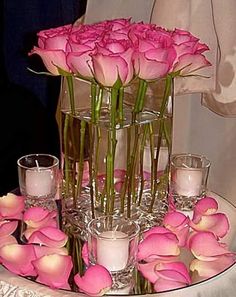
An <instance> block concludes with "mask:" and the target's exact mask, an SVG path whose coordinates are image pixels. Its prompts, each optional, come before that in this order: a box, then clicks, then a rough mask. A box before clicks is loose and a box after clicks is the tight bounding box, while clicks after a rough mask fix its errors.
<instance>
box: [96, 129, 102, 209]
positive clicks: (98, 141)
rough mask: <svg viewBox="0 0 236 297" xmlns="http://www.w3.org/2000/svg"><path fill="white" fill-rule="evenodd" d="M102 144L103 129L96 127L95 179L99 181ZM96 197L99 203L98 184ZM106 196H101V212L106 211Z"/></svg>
mask: <svg viewBox="0 0 236 297" xmlns="http://www.w3.org/2000/svg"><path fill="white" fill-rule="evenodd" d="M100 143H101V129H100V127H98V126H96V151H95V167H94V176H95V179H96V180H97V178H98V161H99V154H100ZM94 187H95V197H96V201H97V202H99V193H98V183H97V182H95V185H94ZM103 197H104V195H102V194H101V197H100V205H101V210H102V211H103V209H104V205H103V204H104V198H103Z"/></svg>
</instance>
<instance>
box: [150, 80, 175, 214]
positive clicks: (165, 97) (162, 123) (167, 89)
mask: <svg viewBox="0 0 236 297" xmlns="http://www.w3.org/2000/svg"><path fill="white" fill-rule="evenodd" d="M171 82H172V77H171V76H170V75H167V77H166V79H165V90H164V95H163V100H162V103H161V109H160V113H159V118H160V126H159V133H158V139H157V148H156V156H155V158H154V168H153V170H154V186H153V192H152V200H151V204H150V206H149V210H148V211H149V212H152V209H153V205H154V203H155V199H156V192H157V187H158V182H157V168H158V167H157V166H158V158H159V153H160V147H161V141H162V136H163V132H164V126H165V119H164V116H165V115H164V113H165V110H166V107H167V103H168V98H169V95H170V91H171Z"/></svg>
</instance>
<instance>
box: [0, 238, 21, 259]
mask: <svg viewBox="0 0 236 297" xmlns="http://www.w3.org/2000/svg"><path fill="white" fill-rule="evenodd" d="M15 243H17V240H16V238H15V237H14V236H12V235H5V236H0V248H1V247H3V246H4V245H10V244H15ZM0 256H1V255H0Z"/></svg>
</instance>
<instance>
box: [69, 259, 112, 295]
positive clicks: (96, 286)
mask: <svg viewBox="0 0 236 297" xmlns="http://www.w3.org/2000/svg"><path fill="white" fill-rule="evenodd" d="M74 280H75V283H76V285H77V286H78V287H79V289H80V291H81V292H84V293H85V294H87V295H90V296H102V295H103V294H105V293H106V292H107V291H109V290H110V289H111V286H112V278H111V275H110V273H109V272H108V270H106V268H105V267H103V266H101V265H94V266H90V267H89V268H88V269H87V270H86V272H85V274H84V276H82V277H81V276H80V275H79V274H76V275H75V277H74Z"/></svg>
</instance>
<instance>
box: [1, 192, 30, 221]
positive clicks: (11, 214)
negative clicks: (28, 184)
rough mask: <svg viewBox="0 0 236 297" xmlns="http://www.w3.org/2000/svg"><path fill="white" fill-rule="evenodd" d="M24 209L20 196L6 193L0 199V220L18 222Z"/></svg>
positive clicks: (23, 201)
mask: <svg viewBox="0 0 236 297" xmlns="http://www.w3.org/2000/svg"><path fill="white" fill-rule="evenodd" d="M24 208H25V199H24V197H22V196H16V195H14V194H12V193H8V194H7V195H6V196H2V197H0V218H1V217H2V218H5V219H16V220H19V219H21V218H22V211H23V210H24Z"/></svg>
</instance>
